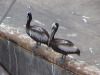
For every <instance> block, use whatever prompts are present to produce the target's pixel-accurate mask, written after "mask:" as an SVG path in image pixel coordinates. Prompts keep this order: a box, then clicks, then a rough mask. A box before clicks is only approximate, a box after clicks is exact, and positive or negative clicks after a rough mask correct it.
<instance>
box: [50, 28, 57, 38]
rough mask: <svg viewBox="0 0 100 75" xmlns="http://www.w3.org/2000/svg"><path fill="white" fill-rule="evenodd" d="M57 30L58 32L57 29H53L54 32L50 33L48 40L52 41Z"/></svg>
mask: <svg viewBox="0 0 100 75" xmlns="http://www.w3.org/2000/svg"><path fill="white" fill-rule="evenodd" d="M57 30H58V28H57V29H54V30H53V31H52V33H51V36H50V40H53V39H54V36H55V34H56V32H57Z"/></svg>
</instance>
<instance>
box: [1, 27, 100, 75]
mask: <svg viewBox="0 0 100 75" xmlns="http://www.w3.org/2000/svg"><path fill="white" fill-rule="evenodd" d="M0 37H2V38H4V39H7V40H9V41H12V42H13V43H15V44H16V45H18V46H20V47H22V48H24V49H23V50H24V51H27V52H28V53H30V54H33V55H35V56H38V57H40V58H42V59H44V60H46V61H48V62H51V63H53V64H56V65H58V66H59V67H61V68H63V69H65V70H66V71H67V70H70V72H71V71H72V72H74V73H75V74H79V75H100V70H99V69H98V68H97V67H95V66H91V65H89V64H86V63H82V62H79V61H77V60H74V59H71V58H70V57H66V60H65V62H64V60H61V59H60V55H59V54H57V53H56V52H54V51H52V50H51V49H50V50H47V47H45V46H41V47H38V48H34V44H35V42H34V41H33V40H32V39H31V38H30V37H29V36H28V35H27V34H22V33H20V32H18V31H17V30H16V29H14V28H13V27H9V26H5V25H1V27H0ZM4 46H5V45H4ZM1 47H2V46H1ZM4 48H5V47H4ZM6 48H7V47H6ZM11 48H13V47H11ZM1 49H3V48H1ZM7 49H9V44H8V48H7ZM11 50H13V51H11V52H14V53H10V54H9V50H8V52H6V49H5V53H4V54H3V55H2V52H1V54H0V55H1V57H2V59H1V62H2V63H6V65H5V66H6V67H7V66H9V67H10V69H11V70H10V72H12V71H15V73H16V75H17V73H19V72H18V66H20V64H23V63H26V61H25V62H24V61H22V59H24V58H23V56H21V63H20V64H18V60H17V57H19V56H17V54H16V52H15V49H11ZM3 51H4V50H3ZM13 54H14V55H15V59H13V60H11V59H10V58H7V57H9V56H10V55H12V56H10V57H13ZM5 55H8V56H5ZM26 55H27V54H26ZM3 56H5V57H6V59H4V57H3ZM7 60H8V61H9V60H10V62H9V64H8V62H7ZM29 60H30V59H29ZM14 61H16V63H13V62H14ZM27 63H30V62H29V61H27ZM33 63H34V62H33ZM11 65H12V66H11ZM14 67H16V68H15V70H14ZM23 67H25V66H24V65H23V66H22V68H23ZM26 69H27V67H26ZM22 70H24V68H23V69H19V71H22ZM13 73H14V72H13ZM15 73H14V74H15ZM24 75H25V74H24Z"/></svg>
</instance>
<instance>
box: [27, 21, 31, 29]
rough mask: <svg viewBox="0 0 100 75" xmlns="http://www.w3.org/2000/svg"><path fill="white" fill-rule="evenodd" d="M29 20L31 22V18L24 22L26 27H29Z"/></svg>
mask: <svg viewBox="0 0 100 75" xmlns="http://www.w3.org/2000/svg"><path fill="white" fill-rule="evenodd" d="M30 22H31V20H29V19H28V20H27V23H26V28H29V27H30Z"/></svg>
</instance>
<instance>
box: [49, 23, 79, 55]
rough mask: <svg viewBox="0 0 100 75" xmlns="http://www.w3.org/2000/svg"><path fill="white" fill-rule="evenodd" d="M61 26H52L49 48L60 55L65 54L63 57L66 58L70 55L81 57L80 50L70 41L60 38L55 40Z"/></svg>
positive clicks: (54, 24)
mask: <svg viewBox="0 0 100 75" xmlns="http://www.w3.org/2000/svg"><path fill="white" fill-rule="evenodd" d="M58 27H59V24H58V23H53V24H52V31H51V35H50V37H49V41H48V46H49V47H52V49H53V50H54V51H56V52H58V53H61V54H63V55H62V57H64V56H65V57H66V55H68V54H77V55H80V50H79V49H78V48H77V47H76V46H75V45H74V44H73V43H72V42H71V41H70V40H65V39H60V38H54V35H55V33H56V31H57V30H58Z"/></svg>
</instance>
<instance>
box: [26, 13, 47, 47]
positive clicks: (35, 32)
mask: <svg viewBox="0 0 100 75" xmlns="http://www.w3.org/2000/svg"><path fill="white" fill-rule="evenodd" d="M31 20H32V14H31V12H28V13H27V23H26V33H27V34H28V35H29V36H30V37H31V38H32V39H33V40H35V41H36V47H37V46H38V45H41V43H44V44H48V39H49V34H48V32H47V31H46V30H45V29H43V28H41V27H40V26H38V25H33V26H31V25H30V22H31Z"/></svg>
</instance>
